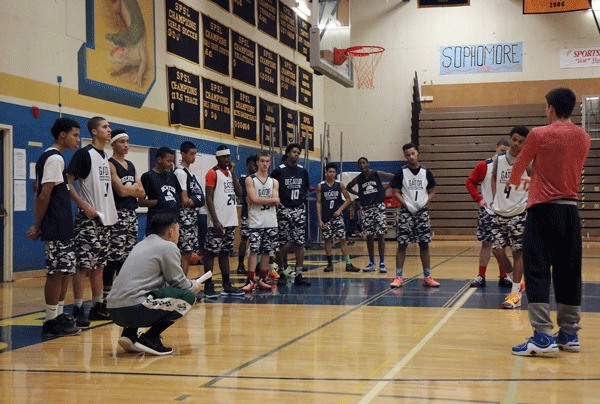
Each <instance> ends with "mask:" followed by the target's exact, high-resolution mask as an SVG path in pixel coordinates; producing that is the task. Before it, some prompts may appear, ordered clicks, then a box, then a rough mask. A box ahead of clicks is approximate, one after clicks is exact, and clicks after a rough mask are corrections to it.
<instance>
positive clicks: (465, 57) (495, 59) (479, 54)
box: [440, 42, 523, 75]
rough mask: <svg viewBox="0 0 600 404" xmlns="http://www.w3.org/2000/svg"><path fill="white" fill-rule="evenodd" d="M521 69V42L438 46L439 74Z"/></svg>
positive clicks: (508, 71) (502, 71)
mask: <svg viewBox="0 0 600 404" xmlns="http://www.w3.org/2000/svg"><path fill="white" fill-rule="evenodd" d="M521 71H523V43H522V42H510V43H494V44H485V45H457V46H440V74H441V75H451V74H478V73H512V72H521Z"/></svg>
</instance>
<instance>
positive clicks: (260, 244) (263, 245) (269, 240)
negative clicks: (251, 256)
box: [248, 227, 279, 254]
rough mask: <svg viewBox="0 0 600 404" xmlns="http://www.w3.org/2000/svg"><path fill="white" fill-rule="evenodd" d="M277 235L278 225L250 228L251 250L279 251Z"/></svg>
mask: <svg viewBox="0 0 600 404" xmlns="http://www.w3.org/2000/svg"><path fill="white" fill-rule="evenodd" d="M277 235H278V231H277V227H267V228H264V229H250V235H249V236H248V240H249V241H250V251H251V252H253V253H258V254H262V253H270V252H277V251H279V240H278V238H277Z"/></svg>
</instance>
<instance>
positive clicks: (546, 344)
mask: <svg viewBox="0 0 600 404" xmlns="http://www.w3.org/2000/svg"><path fill="white" fill-rule="evenodd" d="M557 353H558V345H557V344H556V342H555V341H554V338H552V337H551V336H549V335H546V334H542V333H541V332H538V331H534V332H533V337H531V338H529V339H528V340H527V342H525V343H523V344H521V345H517V346H514V347H512V354H513V355H518V356H555V355H556V354H557Z"/></svg>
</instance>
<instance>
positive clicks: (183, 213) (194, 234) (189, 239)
mask: <svg viewBox="0 0 600 404" xmlns="http://www.w3.org/2000/svg"><path fill="white" fill-rule="evenodd" d="M177 246H178V247H179V251H181V252H182V253H191V252H194V251H198V209H196V208H189V207H186V208H182V209H180V210H179V243H178V244H177Z"/></svg>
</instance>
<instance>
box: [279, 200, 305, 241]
mask: <svg viewBox="0 0 600 404" xmlns="http://www.w3.org/2000/svg"><path fill="white" fill-rule="evenodd" d="M277 225H278V229H279V243H280V244H281V245H283V244H286V243H296V244H297V245H304V243H305V242H306V229H305V226H306V209H305V207H304V205H301V206H298V207H296V208H287V207H285V206H283V205H279V207H278V208H277Z"/></svg>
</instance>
